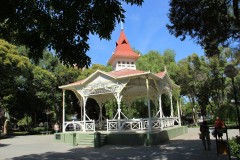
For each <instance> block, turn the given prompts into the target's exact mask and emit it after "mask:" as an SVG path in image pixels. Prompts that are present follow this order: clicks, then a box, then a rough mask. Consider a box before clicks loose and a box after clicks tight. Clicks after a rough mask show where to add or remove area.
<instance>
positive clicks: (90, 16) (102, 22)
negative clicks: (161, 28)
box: [0, 0, 143, 68]
mask: <svg viewBox="0 0 240 160" xmlns="http://www.w3.org/2000/svg"><path fill="white" fill-rule="evenodd" d="M121 2H125V3H127V4H131V5H142V2H143V0H122V1H121ZM121 2H120V1H97V0H94V1H89V0H84V1H79V0H62V1H56V0H41V1H36V0H14V1H3V2H1V6H0V38H3V39H5V40H7V41H9V42H11V43H14V44H16V45H20V44H23V45H26V46H27V47H28V48H29V49H30V52H29V57H30V58H33V59H34V60H36V61H37V60H38V59H39V58H41V57H42V51H43V50H44V49H45V48H46V47H48V48H49V49H53V50H55V51H56V55H57V56H58V57H59V59H60V60H61V61H63V62H64V64H66V65H68V66H73V65H77V66H78V67H81V68H82V67H84V66H85V67H88V66H89V65H90V61H91V60H90V58H89V57H88V56H87V55H86V52H87V51H88V50H89V45H88V43H87V41H88V39H89V35H90V34H96V35H98V36H99V37H100V38H101V39H102V38H104V39H108V40H109V39H110V34H111V33H112V31H113V29H114V27H115V25H116V22H117V21H118V22H120V21H123V20H124V18H125V17H124V12H125V11H124V9H123V8H122V5H121Z"/></svg>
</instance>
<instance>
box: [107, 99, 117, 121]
mask: <svg viewBox="0 0 240 160" xmlns="http://www.w3.org/2000/svg"><path fill="white" fill-rule="evenodd" d="M105 109H106V116H107V117H108V118H109V119H112V118H113V117H114V116H115V115H114V114H116V111H117V103H116V101H114V100H109V101H107V102H106V103H105Z"/></svg>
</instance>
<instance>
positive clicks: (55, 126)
mask: <svg viewBox="0 0 240 160" xmlns="http://www.w3.org/2000/svg"><path fill="white" fill-rule="evenodd" d="M54 131H55V133H58V131H59V125H58V123H57V122H56V123H55V124H54Z"/></svg>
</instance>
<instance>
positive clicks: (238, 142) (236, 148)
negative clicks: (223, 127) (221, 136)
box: [229, 136, 240, 159]
mask: <svg viewBox="0 0 240 160" xmlns="http://www.w3.org/2000/svg"><path fill="white" fill-rule="evenodd" d="M229 146H230V150H231V154H232V155H233V156H235V157H237V158H238V159H240V136H236V137H233V138H232V139H231V140H229Z"/></svg>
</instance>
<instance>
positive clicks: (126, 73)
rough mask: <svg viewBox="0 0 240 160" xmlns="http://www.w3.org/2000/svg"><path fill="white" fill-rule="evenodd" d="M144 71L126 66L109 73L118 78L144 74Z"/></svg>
mask: <svg viewBox="0 0 240 160" xmlns="http://www.w3.org/2000/svg"><path fill="white" fill-rule="evenodd" d="M143 73H145V72H144V71H140V70H132V69H127V68H125V69H122V70H119V71H111V72H108V75H110V76H113V77H116V78H118V77H123V76H131V75H138V74H143Z"/></svg>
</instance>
